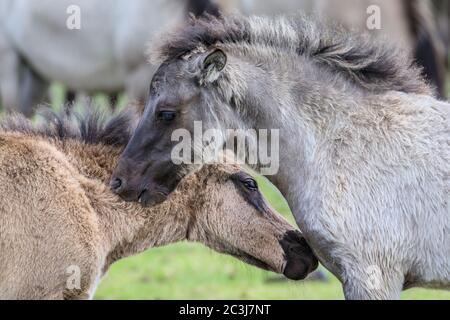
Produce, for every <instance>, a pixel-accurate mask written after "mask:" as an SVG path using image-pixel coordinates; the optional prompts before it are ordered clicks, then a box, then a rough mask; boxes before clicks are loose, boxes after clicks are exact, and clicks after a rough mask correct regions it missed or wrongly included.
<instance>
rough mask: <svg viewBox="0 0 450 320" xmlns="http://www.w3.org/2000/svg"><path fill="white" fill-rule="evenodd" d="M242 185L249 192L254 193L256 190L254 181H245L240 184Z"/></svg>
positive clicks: (256, 185)
mask: <svg viewBox="0 0 450 320" xmlns="http://www.w3.org/2000/svg"><path fill="white" fill-rule="evenodd" d="M242 183H243V184H244V187H246V188H247V189H248V190H250V191H256V190H258V184H257V183H256V181H255V180H254V179H251V178H249V179H246V180H244V181H243V182H242Z"/></svg>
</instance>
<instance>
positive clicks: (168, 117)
mask: <svg viewBox="0 0 450 320" xmlns="http://www.w3.org/2000/svg"><path fill="white" fill-rule="evenodd" d="M176 116H177V113H176V112H175V111H160V112H158V116H157V118H158V120H162V121H165V122H170V121H173V120H174V119H175V118H176Z"/></svg>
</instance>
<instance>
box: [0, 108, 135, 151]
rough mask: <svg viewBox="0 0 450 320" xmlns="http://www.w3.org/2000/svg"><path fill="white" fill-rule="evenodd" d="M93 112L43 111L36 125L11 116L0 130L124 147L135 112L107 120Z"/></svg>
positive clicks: (17, 115) (130, 131)
mask: <svg viewBox="0 0 450 320" xmlns="http://www.w3.org/2000/svg"><path fill="white" fill-rule="evenodd" d="M93 109H94V108H87V107H86V108H84V110H83V111H82V112H79V113H77V112H69V113H68V112H67V111H61V112H58V113H57V112H54V111H52V110H50V109H44V110H41V111H40V112H39V115H40V116H41V117H42V118H43V119H40V120H41V121H39V122H38V123H37V124H34V123H33V122H31V121H30V120H29V119H27V118H25V117H24V116H23V115H21V114H15V115H9V116H6V117H5V118H4V119H2V120H1V121H0V130H1V131H4V132H17V133H22V134H25V135H30V136H40V137H44V138H50V139H56V140H60V141H64V140H69V139H71V140H78V141H80V142H82V143H86V144H103V145H108V146H114V147H125V146H126V145H127V143H128V141H129V140H130V138H131V135H132V133H133V131H134V127H135V123H136V121H135V118H134V117H133V116H134V115H133V113H132V112H131V111H130V110H127V111H122V112H120V113H118V114H117V115H114V116H112V117H111V116H110V117H108V116H107V115H106V114H105V113H101V112H99V111H92V110H93Z"/></svg>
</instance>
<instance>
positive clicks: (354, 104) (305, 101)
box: [241, 72, 364, 227]
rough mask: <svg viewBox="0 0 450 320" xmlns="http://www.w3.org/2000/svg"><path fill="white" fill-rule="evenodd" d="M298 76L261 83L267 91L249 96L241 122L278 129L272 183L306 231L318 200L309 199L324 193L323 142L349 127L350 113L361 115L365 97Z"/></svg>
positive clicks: (337, 85)
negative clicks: (308, 213)
mask: <svg viewBox="0 0 450 320" xmlns="http://www.w3.org/2000/svg"><path fill="white" fill-rule="evenodd" d="M298 74H302V73H301V72H299V73H298ZM302 76H304V73H303V74H302ZM295 77H297V76H296V75H294V76H293V78H289V79H285V80H286V81H272V80H267V79H266V80H263V81H266V82H268V81H270V85H269V84H258V86H260V87H263V88H264V89H265V92H266V94H264V95H261V94H260V93H261V90H257V91H255V90H249V92H257V93H258V94H259V95H258V96H256V95H255V96H252V95H251V93H250V94H249V96H248V97H247V101H244V103H243V104H242V105H243V107H242V108H244V106H245V108H246V110H245V111H244V112H242V114H245V115H246V118H247V119H243V118H245V117H244V116H243V117H242V118H241V120H242V122H243V123H244V125H245V126H247V127H250V128H254V129H266V128H267V129H279V135H280V141H279V165H280V167H279V171H278V173H277V174H275V175H272V176H268V178H269V180H271V181H272V183H274V184H275V185H276V186H277V187H278V188H279V189H280V191H281V192H282V194H283V195H284V196H285V198H286V200H287V201H288V203H289V205H290V207H291V209H292V210H293V213H294V214H295V215H297V223H298V224H299V225H300V227H302V221H303V220H302V219H299V215H303V214H304V212H302V211H305V210H308V207H307V206H308V204H310V203H311V202H316V201H317V200H318V199H310V198H308V197H309V195H311V194H315V195H320V193H321V190H320V188H321V185H322V183H321V179H322V176H321V171H320V170H319V169H318V167H317V161H316V157H317V152H318V151H320V152H327V151H326V150H323V148H321V146H322V145H323V143H324V142H326V141H327V140H328V139H330V138H331V137H332V135H333V132H334V130H335V129H336V128H337V126H338V124H340V125H343V124H345V122H346V121H347V120H345V119H347V118H348V114H349V113H351V112H354V111H355V110H357V109H358V108H359V106H360V103H359V102H360V101H362V99H364V98H363V95H362V94H361V92H359V91H358V90H356V89H355V88H352V87H350V86H349V87H346V84H345V83H343V81H341V80H342V79H340V78H336V79H331V80H330V82H326V80H324V82H321V81H319V79H316V80H315V81H314V80H311V81H309V82H306V81H305V80H302V79H298V78H295ZM262 78H263V77H261V79H262ZM332 81H335V82H336V83H332ZM353 90H354V91H353ZM350 91H352V92H350ZM280 93H283V94H280ZM349 97H351V99H350V98H349ZM248 110H252V111H248ZM253 110H254V111H253ZM249 112H250V116H248V115H249ZM251 113H253V114H251Z"/></svg>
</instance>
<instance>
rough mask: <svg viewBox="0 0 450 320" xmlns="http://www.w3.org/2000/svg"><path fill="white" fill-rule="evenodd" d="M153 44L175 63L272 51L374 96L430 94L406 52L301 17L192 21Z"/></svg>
mask: <svg viewBox="0 0 450 320" xmlns="http://www.w3.org/2000/svg"><path fill="white" fill-rule="evenodd" d="M162 39H163V40H162V41H163V42H162V43H159V44H158V43H156V44H154V46H153V54H154V56H153V58H156V59H157V61H158V62H160V63H161V62H164V61H171V60H174V59H178V58H181V57H183V56H184V55H187V54H188V53H190V52H192V51H195V50H196V49H198V48H208V47H211V46H215V45H222V46H224V47H225V48H226V45H227V44H232V45H233V48H236V45H237V46H239V45H242V47H243V48H248V47H250V48H251V47H254V48H255V49H256V50H258V49H257V48H258V47H263V48H264V47H271V48H273V49H275V50H277V51H280V52H287V53H291V54H297V55H303V56H307V57H310V58H311V59H312V60H313V61H315V62H316V63H318V64H321V65H325V66H327V67H328V68H331V69H332V70H333V71H334V72H337V73H339V74H342V75H344V76H346V77H347V79H349V80H350V81H352V82H354V83H355V84H356V85H359V86H361V87H362V88H364V89H366V90H369V91H372V92H384V91H388V90H397V91H402V92H406V93H418V94H431V90H430V88H429V86H428V85H427V84H426V82H425V81H424V79H423V77H422V75H421V70H420V69H419V68H418V67H416V65H415V63H414V62H413V61H412V59H411V58H410V57H409V55H408V54H407V53H405V52H402V51H401V50H399V49H398V48H395V47H393V46H390V45H388V44H387V43H384V42H380V41H377V40H374V39H373V38H372V37H370V36H368V35H357V34H351V33H349V32H348V31H344V30H343V29H342V28H341V27H339V26H330V25H327V24H325V23H322V22H318V21H313V20H312V19H310V18H306V17H303V16H300V15H295V16H289V17H282V16H281V17H277V18H269V17H255V16H254V17H244V16H240V15H231V16H222V17H214V16H211V15H205V16H202V17H199V18H194V17H192V18H191V19H190V23H189V25H188V26H184V27H183V28H180V29H177V30H175V31H174V32H171V33H169V34H168V36H166V37H162Z"/></svg>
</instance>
